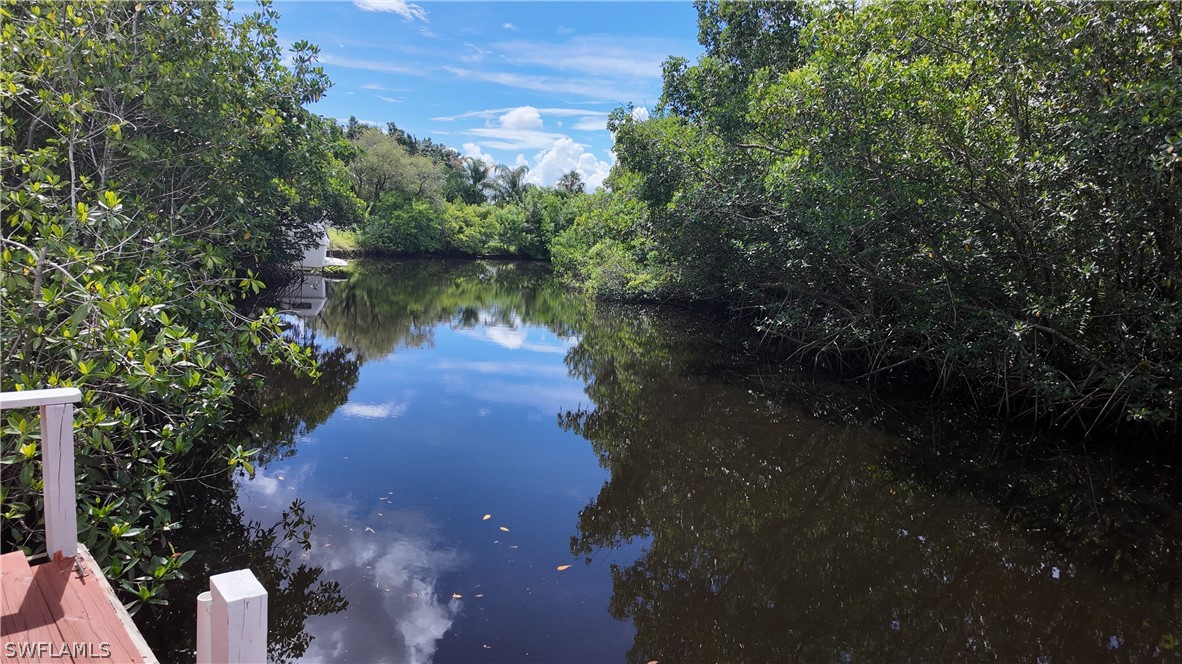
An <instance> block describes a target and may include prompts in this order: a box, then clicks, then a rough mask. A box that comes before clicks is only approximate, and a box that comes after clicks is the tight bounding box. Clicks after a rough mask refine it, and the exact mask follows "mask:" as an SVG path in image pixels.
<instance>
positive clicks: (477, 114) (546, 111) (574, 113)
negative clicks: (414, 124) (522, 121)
mask: <svg viewBox="0 0 1182 664" xmlns="http://www.w3.org/2000/svg"><path fill="white" fill-rule="evenodd" d="M514 108H519V107H512V106H510V107H508V108H487V109H484V110H480V111H468V112H467V113H460V114H459V115H445V116H441V117H437V118H431V119H432V120H435V121H437V122H452V121H455V120H468V119H472V118H496V117H500V116H502V115H504V114H505V113H508V112H510V111H512V110H514ZM537 111H538V113H539V114H541V115H542V116H543V117H544V116H547V115H553V116H557V117H601V118H604V120H605V121H606V119H607V116H608V113H607V111H593V110H590V109H586V108H539V109H537Z"/></svg>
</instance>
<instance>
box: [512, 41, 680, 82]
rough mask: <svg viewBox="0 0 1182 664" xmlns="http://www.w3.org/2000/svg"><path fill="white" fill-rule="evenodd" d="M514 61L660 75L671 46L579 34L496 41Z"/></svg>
mask: <svg viewBox="0 0 1182 664" xmlns="http://www.w3.org/2000/svg"><path fill="white" fill-rule="evenodd" d="M495 46H496V49H497V50H498V51H499V52H501V53H504V54H505V59H506V60H508V61H509V62H511V63H513V64H528V65H539V66H542V67H546V68H549V69H558V70H560V71H575V72H583V73H587V74H593V75H596V76H605V75H615V76H624V77H630V78H653V79H656V78H659V77H660V76H661V63H663V62H664V61H665V58H666V57H667V55H668V54H669V53H670V50H671V46H670V44H668V43H665V42H663V41H660V40H652V39H628V38H620V37H607V36H586V37H583V36H579V37H572V38H570V39H567V40H566V41H562V42H537V41H523V40H519V41H511V42H501V43H498V44H496V45H495Z"/></svg>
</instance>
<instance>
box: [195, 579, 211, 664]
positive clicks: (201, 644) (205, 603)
mask: <svg viewBox="0 0 1182 664" xmlns="http://www.w3.org/2000/svg"><path fill="white" fill-rule="evenodd" d="M212 611H213V593H211V592H209V591H208V590H206V591H205V592H203V593H201V594H200V595H198V596H197V664H213V634H212V632H211V631H210V625H209V623H210V621H211V620H212V619H213V616H212Z"/></svg>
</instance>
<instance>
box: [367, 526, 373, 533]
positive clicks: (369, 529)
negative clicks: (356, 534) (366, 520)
mask: <svg viewBox="0 0 1182 664" xmlns="http://www.w3.org/2000/svg"><path fill="white" fill-rule="evenodd" d="M365 532H367V533H372V532H374V530H373V528H370V527H369V526H366V527H365Z"/></svg>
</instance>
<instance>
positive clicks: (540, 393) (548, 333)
mask: <svg viewBox="0 0 1182 664" xmlns="http://www.w3.org/2000/svg"><path fill="white" fill-rule="evenodd" d="M356 267H357V269H356V271H355V273H354V274H353V275H352V276H350V277H349V278H348V279H347V280H345V281H342V282H336V283H328V284H319V283H317V284H308V285H307V286H306V287H305V288H304V292H303V293H302V296H303V297H302V298H301V299H300V300H299V301H298V302H289V304H293V305H295V306H297V307H298V309H299V310H300V311H301V312H302V313H303V317H302V318H300V319H293V324H294V326H293V330H292V332H293V335H294V336H295V337H297V338H299V339H300V340H301V341H302V342H303V343H305V344H307V345H309V346H312V347H314V348H315V349H316V352H317V354H318V355H319V356H320V358H321V361H322V365H323V367H324V376H322V377H321V379H320V380H319V382H316V383H313V382H312V381H310V380H307V379H295V378H293V377H291V376H290V375H285V374H284V372H283V371H281V370H279V369H275V368H269V369H267V370H266V372H267V374H268V378H267V391H266V393H265V394H264V395H263V396H264V403H265V404H266V406H265V409H264V411H263V412H262V413H260V414H258V416H257V417H254V418H252V419H250V420H249V422H248V423H247V424H246V425H244V426H245V427H246V431H245V435H249V436H250V437H252V438H253V443H249V444H252V445H253V446H255V447H259V448H260V449H261V451H260V454H259V463H258V464H257V472H256V474H255V476H254V478H253V479H248V478H240V479H239V480H238V481H237V482H228V481H225V482H221V484H219V481H218V480H217V479H216V478H215V477H213V476H211V477H210V478H207V479H205V480H203V481H202V482H190V483H188V484H187V485H186V486H188V487H189V488H188V489H186V490H185V491H183V492H182V495H181V496H179V497H178V502H179V503H180V505H182V506H187V508H188V514H187V515H186V516H185V525H186V528H185V535H184V537H188V538H189V540H190V541H189V542H187V543H188V544H190V545H191V546H192V547H193V548H197V549H199V550H200V551H201V554H200V555H199V556H198V557H197V558H195V559H194V560H193V561H192V563H191V564H190V565H189V566H188V567H187V568H186V569H187V570H188V571H189V572H190V573H191V574H192V575H193V579H192V581H191V582H190V584H189V585H188V586H187V587H184V588H178V589H177V590H176V591H175V595H174V602H173V604H172V605H170V606H169V607H160V608H156V609H155V610H154V613H150V614H147V613H146V614H145V615H144V616H141V618H140V620H141V622H143V623H151V624H152V627H151V628H149V630H148V631H149V634H148V636H149V638H150V640H153V646H154V648H155V649H156V651H157V652H158V653H160V655H161V656H162V659H166V660H168V659H175V660H178V661H181V660H184V659H185V658H186V657H188V658H189V660H190V661H191V657H192V655H191V647H192V646H191V644H192V638H193V637H192V631H193V627H192V625H191V623H192V620H193V618H192V616H193V608H192V597H191V595H192V594H195V593H196V592H197V591H199V590H201V589H202V587H204V586H205V583H206V582H205V576H206V575H208V574H209V573H217V572H222V571H227V570H230V569H235V568H240V567H247V566H249V567H251V568H252V569H253V570H255V572H256V574H258V575H259V576H260V578H261V579H262V580H263V582H264V584H265V585H267V587H268V589H269V591H270V592H271V599H270V601H271V617H272V626H271V640H272V642H273V648H272V656H273V657H274V658H275V659H277V660H282V661H310V662H320V661H340V662H429V661H434V662H531V661H532V662H625V661H626V662H641V663H644V662H649V661H651V660H657V661H660V662H663V663H666V664H670V663H673V662H732V661H750V662H773V661H775V662H779V661H792V660H805V661H832V660H841V661H901V660H919V661H953V660H995V659H1000V660H1003V661H1108V660H1144V659H1155V658H1171V657H1176V656H1177V655H1179V654H1182V643H1180V641H1182V627H1180V624H1182V599H1180V596H1182V593H1180V589H1179V587H1178V581H1179V561H1178V544H1179V541H1180V540H1182V517H1180V513H1182V508H1180V506H1179V502H1178V486H1177V474H1176V473H1175V472H1174V471H1173V470H1172V469H1170V468H1164V467H1162V466H1160V465H1157V466H1154V465H1146V466H1143V467H1139V468H1138V467H1133V468H1129V467H1128V465H1127V464H1125V465H1122V464H1117V463H1115V462H1114V461H1112V460H1110V459H1107V458H1106V457H1105V456H1104V455H1102V454H1098V453H1096V452H1095V451H1092V452H1091V453H1089V451H1088V450H1087V449H1086V447H1084V446H1081V445H1078V444H1077V443H1071V442H1060V441H1054V440H1048V439H1045V438H1044V439H1039V440H1031V439H1025V440H1023V439H1021V438H1020V437H1016V436H1015V435H1014V434H1012V433H1010V434H1004V435H1003V434H1002V433H999V432H997V431H996V430H994V429H992V428H990V427H986V426H978V425H976V424H974V423H973V422H972V421H971V420H968V419H966V418H963V417H960V416H958V415H955V414H949V413H947V412H941V411H936V410H930V409H927V408H926V407H920V406H900V404H899V403H898V402H892V401H884V400H883V399H882V398H881V397H880V396H875V395H872V394H866V393H860V392H856V391H852V390H850V389H849V388H841V387H836V386H833V385H830V384H827V383H824V382H820V381H814V380H812V379H809V378H805V377H799V376H793V375H790V374H783V373H780V372H777V371H775V370H774V369H769V368H767V367H765V366H763V365H761V364H760V363H759V362H758V361H755V360H753V359H751V356H750V355H749V354H745V353H744V352H743V344H742V339H741V338H738V337H737V335H735V334H732V333H728V332H727V331H726V330H723V329H721V328H720V327H719V326H718V325H717V324H716V323H712V322H710V321H706V320H702V319H700V318H695V317H693V316H689V315H686V314H679V313H675V312H670V311H666V310H661V309H654V308H641V307H613V306H605V305H591V304H589V303H588V302H586V301H584V300H582V299H580V298H578V297H576V296H573V295H571V294H569V293H568V292H566V291H564V290H563V289H562V288H561V287H560V286H559V285H558V284H557V283H556V282H555V281H554V280H553V279H552V277H551V276H550V275H549V274H548V272H547V271H546V270H545V269H544V268H543V267H542V266H538V265H533V264H516V263H478V262H440V261H401V262H358V263H357V265H356ZM485 515H491V516H490V517H488V518H485ZM309 521H311V522H312V523H313V524H314V525H310V524H309ZM183 543H185V542H183ZM567 565H569V566H570V567H569V568H566V569H562V570H560V569H559V567H560V566H567ZM146 611H149V612H151V611H153V610H152V609H149V610H146Z"/></svg>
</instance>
